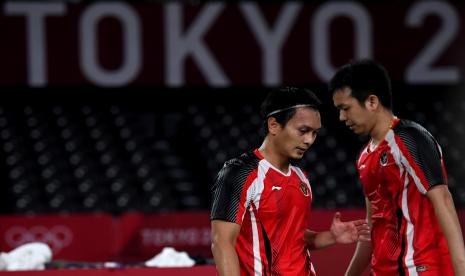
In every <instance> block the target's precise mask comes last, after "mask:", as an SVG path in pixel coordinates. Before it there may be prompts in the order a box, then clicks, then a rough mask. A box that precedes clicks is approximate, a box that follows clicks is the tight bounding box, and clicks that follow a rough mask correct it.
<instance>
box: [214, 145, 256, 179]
mask: <svg viewBox="0 0 465 276" xmlns="http://www.w3.org/2000/svg"><path fill="white" fill-rule="evenodd" d="M259 161H260V159H259V158H258V157H257V156H256V155H255V154H254V153H253V152H246V153H244V154H242V155H241V156H239V157H236V158H233V159H230V160H228V161H226V162H225V163H224V165H223V168H221V170H220V172H219V173H218V176H217V180H216V182H218V181H220V182H226V181H227V182H229V181H233V182H237V181H240V182H243V181H245V179H246V178H247V176H248V175H249V174H250V173H251V172H253V171H254V170H255V169H256V168H257V167H258V162H259Z"/></svg>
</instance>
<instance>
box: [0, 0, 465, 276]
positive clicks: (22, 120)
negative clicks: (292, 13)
mask: <svg viewBox="0 0 465 276" xmlns="http://www.w3.org/2000/svg"><path fill="white" fill-rule="evenodd" d="M22 3H26V5H27V3H28V2H22ZM30 3H34V2H30ZM47 3H54V5H58V6H59V7H61V8H62V9H63V10H62V11H60V12H56V11H55V13H58V14H60V15H54V16H51V17H50V18H48V19H47V20H45V21H44V22H45V23H46V24H45V26H47V27H46V31H47V32H46V36H45V37H46V44H45V45H46V50H45V53H46V57H45V60H46V61H47V65H46V66H47V67H46V69H44V70H45V72H46V73H45V75H44V74H43V72H42V73H39V74H36V75H34V73H32V74H31V73H30V72H29V71H28V68H29V67H28V66H30V65H28V62H30V56H29V59H28V55H27V45H28V42H27V41H28V40H27V33H26V32H25V29H26V27H27V24H26V23H25V22H26V21H25V20H24V15H22V16H19V15H17V14H16V15H13V14H15V12H14V10H15V9H18V8H17V7H16V8H15V7H14V6H15V5H16V4H17V2H15V1H12V2H8V3H5V4H2V5H3V10H2V13H1V14H0V37H3V38H4V39H2V42H1V43H0V57H1V58H2V63H1V64H0V85H1V86H0V182H1V185H0V213H1V214H2V218H1V220H0V233H2V235H5V233H6V232H7V230H8V227H11V226H12V224H11V223H10V222H8V220H9V219H15V220H14V221H15V223H16V222H17V221H22V220H24V221H26V218H27V221H28V222H27V225H28V226H27V227H26V228H27V229H29V230H28V231H30V229H32V228H33V225H35V224H34V223H36V224H37V225H41V226H43V225H47V227H49V228H50V229H51V228H52V226H53V225H54V224H53V223H54V222H53V218H56V221H57V223H58V224H60V225H62V224H63V223H62V219H63V216H65V217H66V218H67V219H69V218H72V217H73V216H79V215H82V214H85V215H89V214H90V215H95V214H96V215H99V214H103V215H105V216H109V217H111V218H112V219H114V220H118V219H119V218H121V217H124V216H126V215H128V214H136V215H137V216H141V218H138V219H139V220H138V223H139V224H141V225H142V224H143V222H141V221H143V220H144V217H145V218H147V217H148V218H151V219H152V220H151V224H150V225H151V226H150V227H152V228H154V229H155V228H157V227H159V228H164V227H167V228H169V229H174V228H176V227H178V226H172V225H173V220H174V221H176V220H178V219H179V217H177V215H179V214H184V215H186V214H187V215H189V214H195V215H198V214H199V213H200V214H201V216H202V218H203V219H204V224H203V226H199V227H200V228H202V227H203V228H202V229H205V227H208V226H209V224H208V210H209V205H210V187H211V184H212V182H213V180H214V177H215V175H216V172H217V171H218V170H219V169H220V168H221V166H222V165H223V163H224V161H226V160H227V159H230V158H233V157H235V156H237V155H239V154H241V153H242V152H244V151H246V150H251V149H254V148H256V147H258V146H259V145H260V143H261V131H260V128H261V124H262V121H261V119H260V117H259V105H260V102H261V101H262V100H263V98H264V97H265V95H266V92H267V91H268V90H269V89H271V88H276V87H279V85H295V86H300V87H306V88H309V89H311V90H313V91H314V92H315V93H316V94H317V95H318V96H319V97H320V98H321V99H322V100H323V107H322V120H323V126H324V128H323V130H322V131H321V134H320V135H319V137H318V138H317V140H316V143H315V144H314V145H313V147H312V148H311V150H310V151H309V152H308V153H307V154H306V156H305V158H304V159H303V160H302V161H301V162H300V165H301V166H302V167H303V168H304V169H305V170H306V171H307V172H308V174H309V175H310V178H311V183H312V191H313V195H314V200H313V207H312V208H313V211H314V212H317V213H318V212H321V213H318V214H323V213H324V214H326V215H325V216H322V218H323V219H322V220H321V221H318V222H317V223H318V224H319V226H318V227H322V225H328V224H329V222H330V216H331V213H332V212H333V211H336V210H340V211H342V212H343V215H344V212H347V213H349V214H352V215H355V216H359V215H363V208H364V200H363V194H362V191H361V188H360V184H359V183H358V180H357V172H356V168H355V165H354V164H355V163H354V162H355V158H356V155H357V153H358V151H359V149H360V147H361V146H362V145H363V143H364V142H366V140H365V138H357V137H355V135H353V134H352V133H351V132H350V131H349V130H348V129H346V128H345V127H344V126H343V124H341V123H340V122H338V113H337V110H336V109H335V108H334V107H333V105H332V100H331V95H329V94H328V92H327V88H326V84H325V83H326V80H325V79H324V77H322V73H321V72H320V71H319V70H318V69H317V68H316V67H318V66H320V65H319V64H316V65H315V64H313V63H312V60H313V59H315V58H316V57H315V56H312V49H313V47H316V46H315V45H316V44H317V43H319V41H320V39H323V38H322V37H321V36H316V37H314V36H313V34H314V33H315V32H316V30H315V29H313V27H314V26H315V24H316V23H315V22H314V21H312V20H314V19H315V18H316V17H317V16H316V15H317V14H318V13H319V12H321V13H322V8H325V7H326V8H327V6H329V5H330V4H331V3H342V5H345V4H347V5H349V8H352V9H358V8H361V9H364V10H365V11H366V12H367V14H368V15H369V16H371V17H369V19H370V21H369V22H368V23H369V26H370V28H371V29H367V30H371V32H372V34H373V35H372V41H373V43H372V44H371V46H370V47H369V49H371V50H370V51H371V56H373V57H374V58H375V59H377V60H378V61H380V62H381V63H383V64H385V66H386V68H387V70H388V71H389V72H390V73H391V76H392V78H393V93H394V113H395V114H396V115H397V116H399V117H401V118H406V119H411V120H414V121H417V122H419V123H420V124H422V125H423V126H424V127H425V128H426V129H428V130H429V131H430V132H431V133H432V134H433V135H434V136H435V137H436V138H437V139H438V142H439V143H440V144H441V146H442V148H443V152H444V155H445V164H446V168H447V171H448V177H449V179H448V181H449V188H450V191H451V192H452V195H453V197H454V200H455V204H456V207H457V208H458V209H459V212H460V216H461V217H462V216H463V214H462V212H463V211H462V210H463V208H465V186H464V185H463V183H464V182H465V162H464V161H463V156H464V155H465V145H464V142H463V141H464V139H465V125H464V123H463V120H464V112H465V84H464V68H465V67H464V65H465V54H464V53H463V51H462V49H463V47H464V46H465V41H464V38H463V36H461V35H460V34H461V33H463V27H462V26H463V24H462V23H461V21H463V18H464V12H463V11H464V9H463V5H462V4H460V3H459V4H457V3H455V2H454V3H452V2H442V4H438V5H439V6H440V7H439V8H437V9H436V10H439V11H444V12H445V14H446V15H447V16H444V14H441V13H439V14H436V13H435V12H434V9H431V7H429V8H430V10H429V11H427V12H426V13H425V17H424V20H423V21H421V20H420V23H418V26H417V27H413V23H411V25H410V26H406V25H407V23H405V22H406V19H405V18H407V17H408V16H409V12H412V11H413V10H417V12H418V10H419V8H418V6H416V5H419V3H420V2H405V3H404V2H402V3H397V2H396V4H394V3H391V2H387V1H384V2H383V1H381V2H379V3H377V4H370V3H369V2H366V3H364V2H355V1H354V2H352V1H344V2H326V3H316V2H311V3H307V4H303V3H301V2H291V3H294V5H298V7H297V8H298V13H296V14H297V15H296V16H297V19H295V21H294V23H293V25H292V26H293V28H291V30H290V31H289V34H288V37H287V38H286V39H285V42H284V46H283V48H282V58H281V59H280V64H281V67H280V70H281V75H280V78H274V79H273V78H272V80H264V77H263V74H265V73H264V72H265V71H266V70H265V69H264V68H263V63H262V59H261V54H262V52H261V49H260V46H259V44H257V42H256V41H254V40H253V39H252V38H253V37H254V35H253V32H252V31H251V29H250V28H248V27H247V24H246V23H245V21H244V19H243V18H242V17H241V12H240V9H239V8H238V5H239V4H237V3H236V4H227V5H226V4H225V2H208V3H206V4H205V3H200V2H192V1H191V2H185V3H181V2H177V4H175V5H178V6H176V7H178V8H181V10H182V11H184V12H185V19H186V22H184V23H183V24H184V27H186V26H189V24H195V23H194V22H195V19H196V16H199V14H201V13H202V11H203V10H205V8H206V7H212V6H213V5H215V4H222V5H224V7H223V8H224V10H223V12H222V13H219V15H218V18H219V19H217V21H216V22H215V24H211V31H209V32H208V35H206V36H205V37H202V39H203V40H204V42H205V43H206V44H207V45H208V46H207V47H208V49H209V50H210V51H211V52H212V53H214V54H215V55H214V56H213V59H217V60H218V61H219V66H221V67H222V68H223V69H224V70H225V72H226V74H227V75H228V76H229V77H230V80H229V82H228V83H226V82H221V81H219V82H218V79H216V82H215V80H214V81H209V80H208V79H207V78H206V77H205V72H204V71H203V70H204V69H202V66H200V65H199V61H198V60H196V59H195V58H192V57H188V58H186V59H185V61H184V62H185V70H184V72H185V79H184V80H183V81H178V82H177V81H173V80H171V81H170V80H168V79H169V78H168V77H166V74H167V73H166V71H167V69H166V67H164V66H165V65H166V64H164V61H166V60H165V58H166V56H167V55H168V49H167V48H166V47H167V44H163V43H161V42H160V41H162V42H164V41H165V42H166V39H167V37H166V36H165V35H166V32H167V30H170V29H169V28H166V29H163V28H164V27H166V26H167V25H166V24H167V23H166V22H165V21H163V18H165V17H166V16H167V15H166V14H167V11H166V10H164V7H166V6H167V4H165V6H163V5H161V4H160V3H157V2H153V1H147V2H137V3H132V4H130V3H125V2H96V3H98V4H104V3H106V4H109V5H111V4H112V3H119V4H121V5H123V6H122V8H121V7H120V8H121V9H123V10H124V7H127V6H125V5H128V6H129V7H131V6H132V7H133V8H134V11H136V14H137V16H138V17H139V18H140V26H141V27H142V29H141V31H140V37H141V40H140V46H141V48H140V49H139V50H140V55H141V58H140V63H141V64H142V65H140V67H141V68H140V69H139V71H138V74H136V75H135V76H134V77H133V78H132V79H128V81H126V82H124V81H122V82H118V80H116V81H115V80H114V79H113V80H112V81H113V82H111V81H110V82H107V83H105V81H102V78H101V79H100V80H98V77H95V78H93V76H92V75H90V73H89V72H87V73H85V70H83V71H82V66H83V65H82V64H81V63H80V62H82V59H83V57H82V55H81V56H80V54H82V52H79V49H81V48H80V47H81V46H82V45H81V44H80V43H81V42H82V39H83V38H82V37H80V33H79V30H80V29H79V28H80V26H81V28H82V25H80V24H81V23H82V22H81V21H80V20H81V19H82V18H83V14H85V12H86V10H89V9H91V8H92V7H93V6H92V3H86V2H60V1H52V2H47ZM172 3H174V2H171V4H172ZM241 3H246V2H241ZM247 3H253V2H247ZM432 3H433V5H434V4H437V2H435V1H432ZM36 4H37V3H36ZM8 5H10V6H8ZM60 5H63V6H60ZM444 5H445V6H444ZM12 6H13V8H12ZM258 6H259V7H261V11H263V12H264V13H265V14H266V15H267V16H266V19H267V20H268V22H270V21H272V20H275V19H276V16H277V14H278V13H279V11H280V9H281V8H283V7H284V6H285V4H276V3H275V4H263V3H261V4H260V5H258ZM434 7H435V6H433V8H434ZM297 8H296V9H297ZM345 8H347V7H345ZM31 10H34V7H33V8H31V9H30V10H29V11H31ZM58 10H59V9H58ZM427 10H428V9H427ZM16 13H18V12H17V11H16ZM451 14H452V15H451ZM164 16H165V17H164ZM339 16H340V18H338V19H335V20H334V22H333V24H332V25H329V28H330V29H328V30H331V32H329V33H330V36H329V37H330V39H329V40H328V41H329V42H330V43H329V46H328V47H329V48H328V49H329V50H328V51H329V56H328V57H329V62H330V63H331V65H332V66H334V67H337V66H340V65H342V64H344V63H345V62H347V61H349V60H350V59H352V58H354V57H355V56H356V55H359V56H366V55H368V54H369V53H367V52H363V51H362V52H361V53H357V54H354V52H356V49H355V46H353V45H355V44H354V43H356V42H355V39H354V37H356V32H355V31H353V30H352V27H353V26H354V25H353V24H355V23H354V21H351V19H348V18H346V17H344V14H343V15H340V14H339ZM410 16H413V15H410ZM446 17H447V18H454V19H456V20H457V22H455V23H457V25H454V22H450V21H448V20H447V19H446ZM396 18H397V19H396ZM352 20H353V19H352ZM98 26H99V27H98V28H100V29H98V32H97V33H98V37H99V39H101V41H100V43H99V44H98V47H97V50H96V51H97V55H98V57H97V63H100V64H101V66H102V67H101V69H102V68H106V69H107V70H108V71H106V73H107V74H108V75H110V74H111V72H115V71H112V70H117V69H118V66H121V65H122V64H124V62H125V61H124V60H123V59H122V57H121V55H122V54H121V53H122V51H123V50H124V47H123V46H121V39H122V32H121V29H120V27H121V25H119V24H118V22H117V21H115V20H114V18H111V16H110V18H109V19H105V20H102V22H101V24H100V25H98ZM186 28H187V27H186ZM163 30H165V33H164V31H163ZM209 30H210V29H209ZM364 30H365V29H363V28H361V32H363V31H364ZM439 32H446V33H449V34H450V38H449V40H447V41H446V40H444V45H443V46H436V49H439V50H438V52H437V54H436V55H435V56H434V58H433V59H431V62H430V64H428V65H427V66H426V67H428V68H430V69H433V70H436V69H440V70H441V69H444V68H449V69H450V68H453V70H455V71H456V73H457V76H456V77H452V78H449V77H443V78H441V77H439V78H438V79H435V78H434V76H433V77H432V78H431V79H428V77H423V78H422V77H421V74H420V77H418V73H417V78H416V79H415V78H410V79H408V78H407V77H406V76H407V73H406V72H407V70H408V68H411V64H412V63H413V62H415V61H418V56H419V54H420V53H421V52H422V50H424V49H425V48H427V47H429V46H431V45H432V41H433V38H435V37H436V35H437V34H438V33H439ZM85 39H89V37H87V36H85ZM159 42H160V43H159ZM31 43H32V44H30V45H34V46H30V47H33V48H34V49H37V48H36V47H37V44H35V43H36V42H31ZM131 43H132V42H131ZM78 45H81V46H78ZM171 46H173V45H171ZM431 47H432V46H431ZM438 47H439V48H438ZM79 53H80V54H79ZM320 54H321V53H320ZM80 64H81V65H80ZM80 66H81V67H80ZM409 66H410V67H409ZM318 68H319V67H318ZM80 70H81V71H80ZM228 70H229V71H228ZM447 70H448V69H447ZM102 71H103V69H102ZM323 71H324V70H323ZM28 72H29V73H28ZM436 73H437V71H436ZM41 74H42V75H41ZM32 75H34V76H35V77H32ZM271 75H272V74H271ZM433 75H434V74H433ZM41 76H42V77H41ZM436 77H437V75H436ZM353 212H355V213H353ZM171 214H172V215H173V216H172V217H170V215H171ZM158 215H161V216H163V218H165V219H159V217H158ZM44 216H45V217H46V219H47V220H46V222H44V221H42V220H41V219H44ZM152 216H155V217H152ZM317 217H319V216H317ZM34 218H38V219H39V220H38V221H37V222H35V221H34ZM50 218H52V220H51V221H50ZM18 219H19V220H18ZM31 219H32V221H31ZM194 220H195V219H194ZM134 221H136V220H134ZM186 221H189V219H186ZM82 223H83V224H84V225H86V222H82ZM313 223H315V222H313ZM461 223H464V221H463V220H461ZM166 225H169V226H166ZM28 227H29V228H28ZM87 227H88V226H84V227H83V228H86V229H87V230H86V231H87V232H85V233H88V235H89V236H92V235H93V234H94V231H97V232H98V229H96V230H92V229H88V228H87ZM179 227H181V228H182V227H185V228H186V229H187V228H189V225H182V226H179ZM136 228H137V227H136ZM110 231H111V230H110ZM137 231H138V229H133V234H131V235H133V236H131V237H130V238H128V239H127V240H126V243H125V245H124V246H122V247H124V250H123V249H121V250H120V251H118V252H117V253H115V252H104V254H103V255H101V256H95V257H93V258H91V259H86V258H85V255H73V253H71V252H72V248H70V251H68V252H67V253H66V252H65V253H63V252H62V253H61V255H60V253H59V254H58V256H59V257H60V258H62V259H70V260H79V261H89V262H90V261H99V262H100V261H110V260H121V261H127V260H131V261H141V260H142V259H143V258H146V257H148V256H153V255H155V254H156V253H158V250H159V249H160V248H161V246H160V244H158V245H157V247H152V248H151V249H150V250H152V251H147V249H140V248H136V247H137V246H140V245H139V244H138V245H137V246H132V245H131V242H132V241H137V242H140V239H141V238H140V237H138V235H140V233H139V232H137ZM0 238H1V237H0ZM40 238H41V237H39V238H38V239H39V240H40ZM137 242H135V243H137ZM165 245H166V246H168V245H170V244H169V243H167V244H165ZM12 247H13V246H12V245H11V244H8V243H7V242H6V241H4V240H2V241H1V242H0V251H7V250H10V249H12ZM133 247H134V248H133ZM199 247H201V249H196V248H195V246H194V247H192V246H191V247H189V246H188V245H185V246H184V247H183V245H180V246H179V248H180V249H186V248H187V249H186V250H187V251H188V252H189V253H192V254H193V255H195V256H196V257H198V258H199V260H202V261H201V262H202V263H204V262H207V263H208V262H209V258H210V257H211V255H209V252H208V245H205V244H202V245H201V246H199ZM89 248H91V246H90V245H89ZM82 250H84V251H82V252H85V250H86V248H84V249H82ZM89 250H90V249H89ZM144 250H145V251H144ZM189 250H190V251H189ZM351 250H352V248H345V249H344V254H346V253H347V254H350V252H351ZM74 252H77V251H74ZM79 252H81V251H79ZM205 252H207V253H205ZM331 252H333V251H331ZM347 254H346V255H344V256H343V257H344V258H346V259H345V261H347V258H348V257H347V256H349V255H347ZM328 255H329V254H328ZM320 258H321V259H317V260H319V261H320V262H321V263H323V264H326V262H327V259H325V258H328V257H326V256H323V257H320ZM199 263H200V262H199ZM316 266H317V267H318V263H316ZM325 269H327V268H324V267H323V268H322V269H321V270H322V271H325ZM322 275H324V273H322Z"/></svg>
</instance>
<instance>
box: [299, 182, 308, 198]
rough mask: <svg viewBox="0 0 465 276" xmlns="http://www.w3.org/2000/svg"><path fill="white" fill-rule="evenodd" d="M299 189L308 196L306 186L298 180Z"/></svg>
mask: <svg viewBox="0 0 465 276" xmlns="http://www.w3.org/2000/svg"><path fill="white" fill-rule="evenodd" d="M300 190H301V191H302V193H303V194H304V196H308V188H307V185H305V183H303V182H300Z"/></svg>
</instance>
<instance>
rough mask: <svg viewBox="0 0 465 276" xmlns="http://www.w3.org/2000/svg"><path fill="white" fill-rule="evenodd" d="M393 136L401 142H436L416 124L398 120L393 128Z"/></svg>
mask: <svg viewBox="0 0 465 276" xmlns="http://www.w3.org/2000/svg"><path fill="white" fill-rule="evenodd" d="M393 131H394V134H395V135H397V136H398V137H399V138H400V139H401V140H402V141H403V142H409V143H420V142H423V141H430V142H436V140H435V139H434V137H433V135H431V133H430V132H429V131H428V130H426V129H425V128H424V127H423V126H421V125H420V124H418V123H415V122H413V121H409V120H400V121H399V123H398V124H397V125H396V126H395V127H394V128H393Z"/></svg>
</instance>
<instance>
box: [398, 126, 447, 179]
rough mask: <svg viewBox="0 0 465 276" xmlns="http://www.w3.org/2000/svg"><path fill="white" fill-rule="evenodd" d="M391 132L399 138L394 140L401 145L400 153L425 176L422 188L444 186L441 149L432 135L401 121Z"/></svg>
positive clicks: (422, 128) (419, 127)
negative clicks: (408, 158)
mask: <svg viewBox="0 0 465 276" xmlns="http://www.w3.org/2000/svg"><path fill="white" fill-rule="evenodd" d="M393 131H394V134H395V136H396V137H398V138H399V139H396V140H398V141H400V143H401V144H403V147H400V148H401V153H402V154H404V155H408V156H410V157H411V159H410V160H413V162H415V164H416V166H415V167H417V168H418V169H419V170H420V172H421V173H422V174H423V175H424V176H425V179H426V181H427V183H423V184H424V186H426V187H428V188H431V187H432V186H434V185H437V184H446V177H445V170H444V166H443V160H442V152H441V148H440V146H439V144H438V143H437V141H436V139H435V138H434V137H433V135H431V133H429V132H428V131H427V130H426V129H425V128H424V127H422V126H421V125H419V124H417V123H415V122H412V121H409V120H401V121H400V122H399V123H398V124H397V125H396V126H395V127H394V128H393ZM402 149H405V150H402ZM412 166H413V164H412Z"/></svg>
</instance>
